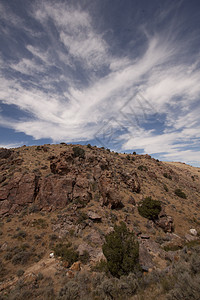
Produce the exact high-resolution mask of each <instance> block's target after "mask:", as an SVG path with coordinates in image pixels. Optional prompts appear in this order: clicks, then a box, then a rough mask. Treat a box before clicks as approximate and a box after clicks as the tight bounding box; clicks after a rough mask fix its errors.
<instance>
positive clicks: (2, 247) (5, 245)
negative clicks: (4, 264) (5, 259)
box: [1, 242, 8, 251]
mask: <svg viewBox="0 0 200 300" xmlns="http://www.w3.org/2000/svg"><path fill="white" fill-rule="evenodd" d="M7 248H8V243H7V242H4V243H3V245H2V246H1V250H2V251H5V250H7Z"/></svg>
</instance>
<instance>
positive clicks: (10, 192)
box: [0, 173, 37, 215]
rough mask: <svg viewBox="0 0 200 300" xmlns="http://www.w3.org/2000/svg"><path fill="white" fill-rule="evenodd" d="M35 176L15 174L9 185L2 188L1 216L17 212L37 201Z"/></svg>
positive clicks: (0, 192) (0, 193) (0, 189)
mask: <svg viewBox="0 0 200 300" xmlns="http://www.w3.org/2000/svg"><path fill="white" fill-rule="evenodd" d="M36 186H37V177H36V175H35V174H28V173H27V174H22V173H15V174H14V176H13V177H12V179H11V180H10V181H9V182H8V184H6V185H3V186H1V187H0V214H1V215H3V214H5V213H8V212H15V211H17V210H19V209H20V207H23V206H24V205H26V204H28V203H32V202H33V201H34V200H35V189H36Z"/></svg>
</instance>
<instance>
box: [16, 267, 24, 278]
mask: <svg viewBox="0 0 200 300" xmlns="http://www.w3.org/2000/svg"><path fill="white" fill-rule="evenodd" d="M23 275H24V270H22V269H19V270H18V271H17V276H18V277H21V276H23Z"/></svg>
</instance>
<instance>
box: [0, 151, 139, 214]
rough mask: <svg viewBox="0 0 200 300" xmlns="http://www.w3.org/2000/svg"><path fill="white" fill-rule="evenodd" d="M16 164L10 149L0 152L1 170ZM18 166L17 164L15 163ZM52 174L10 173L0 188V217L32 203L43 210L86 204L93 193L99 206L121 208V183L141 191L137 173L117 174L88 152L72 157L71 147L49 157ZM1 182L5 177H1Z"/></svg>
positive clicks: (130, 188)
mask: <svg viewBox="0 0 200 300" xmlns="http://www.w3.org/2000/svg"><path fill="white" fill-rule="evenodd" d="M13 163H16V155H15V154H13V151H12V150H8V149H1V151H0V171H2V170H3V169H4V168H5V166H6V167H7V168H9V164H13ZM18 163H19V162H18ZM49 163H50V170H51V173H50V174H48V176H42V175H41V174H37V173H34V172H24V171H20V170H19V169H18V170H16V171H15V173H13V174H11V175H10V177H9V180H8V178H7V180H6V178H5V180H6V183H5V184H1V185H0V214H1V215H4V214H10V213H13V212H15V211H19V210H20V209H22V208H24V207H25V206H26V205H30V204H31V203H34V204H35V205H37V206H38V208H39V209H40V210H41V209H46V210H55V209H62V208H64V207H66V205H68V204H69V203H70V202H74V203H77V204H79V205H82V206H84V205H86V204H87V203H88V202H90V200H91V199H92V195H93V194H94V192H98V193H99V201H100V203H101V205H107V206H109V207H111V208H117V207H122V206H123V203H122V200H123V197H122V196H121V190H120V183H121V181H122V180H123V181H124V182H125V183H126V186H127V189H129V190H131V191H136V192H139V191H140V188H141V187H140V182H139V179H138V177H137V174H136V173H135V172H133V173H132V174H123V173H122V174H117V176H116V172H115V170H113V169H112V166H111V165H110V162H109V160H108V159H107V158H106V156H104V155H103V154H102V155H101V156H98V155H97V154H96V153H93V152H92V151H91V152H87V154H86V157H85V158H80V157H74V155H73V151H72V149H71V148H69V149H68V151H64V152H62V153H60V155H59V156H58V157H56V156H50V157H49ZM0 181H1V182H2V181H4V178H2V177H0Z"/></svg>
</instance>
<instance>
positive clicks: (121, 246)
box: [102, 222, 140, 277]
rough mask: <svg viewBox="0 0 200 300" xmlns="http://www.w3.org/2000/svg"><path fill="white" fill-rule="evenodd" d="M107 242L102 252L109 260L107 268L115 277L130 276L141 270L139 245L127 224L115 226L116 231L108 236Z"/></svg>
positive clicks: (106, 237)
mask: <svg viewBox="0 0 200 300" xmlns="http://www.w3.org/2000/svg"><path fill="white" fill-rule="evenodd" d="M105 240H106V241H105V243H104V245H103V247H102V250H103V253H104V255H105V257H106V259H107V268H108V270H109V271H110V273H111V274H112V275H113V276H115V277H120V276H122V275H128V274H129V273H130V272H134V271H136V270H138V269H139V268H140V267H139V245H138V242H137V241H135V235H134V233H133V232H130V231H129V229H128V228H127V227H126V224H125V223H123V222H121V223H120V225H119V226H117V225H115V226H114V231H113V232H110V233H109V234H107V235H106V236H105Z"/></svg>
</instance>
